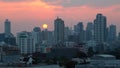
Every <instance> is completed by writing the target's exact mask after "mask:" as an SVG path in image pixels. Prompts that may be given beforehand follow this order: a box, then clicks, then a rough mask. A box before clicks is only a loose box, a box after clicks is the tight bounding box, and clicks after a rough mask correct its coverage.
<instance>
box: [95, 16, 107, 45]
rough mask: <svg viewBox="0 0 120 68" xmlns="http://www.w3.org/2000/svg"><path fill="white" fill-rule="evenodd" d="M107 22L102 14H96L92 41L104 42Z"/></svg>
mask: <svg viewBox="0 0 120 68" xmlns="http://www.w3.org/2000/svg"><path fill="white" fill-rule="evenodd" d="M106 26H107V20H106V17H105V16H103V15H102V14H97V16H96V19H95V20H94V40H95V41H96V42H97V43H104V42H106V31H107V28H106Z"/></svg>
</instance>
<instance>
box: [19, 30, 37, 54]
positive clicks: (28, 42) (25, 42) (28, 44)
mask: <svg viewBox="0 0 120 68" xmlns="http://www.w3.org/2000/svg"><path fill="white" fill-rule="evenodd" d="M17 44H18V46H19V48H20V52H21V54H31V53H34V52H35V51H36V50H35V42H34V38H33V37H32V33H31V32H26V31H23V32H20V33H18V34H17Z"/></svg>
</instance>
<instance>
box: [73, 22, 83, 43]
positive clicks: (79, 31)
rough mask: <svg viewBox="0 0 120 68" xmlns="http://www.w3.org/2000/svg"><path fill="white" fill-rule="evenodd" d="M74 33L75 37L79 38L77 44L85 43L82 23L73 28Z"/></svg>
mask: <svg viewBox="0 0 120 68" xmlns="http://www.w3.org/2000/svg"><path fill="white" fill-rule="evenodd" d="M74 30H75V33H76V35H77V36H78V37H79V38H78V41H79V42H78V43H83V42H85V31H84V25H83V22H79V23H78V24H77V25H76V26H75V28H74Z"/></svg>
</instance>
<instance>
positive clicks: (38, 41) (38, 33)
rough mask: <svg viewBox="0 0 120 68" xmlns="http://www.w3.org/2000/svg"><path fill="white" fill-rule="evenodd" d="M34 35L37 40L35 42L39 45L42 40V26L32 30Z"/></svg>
mask: <svg viewBox="0 0 120 68" xmlns="http://www.w3.org/2000/svg"><path fill="white" fill-rule="evenodd" d="M32 35H33V38H34V41H35V44H36V45H38V44H40V43H41V42H42V37H41V29H40V27H35V28H34V29H33V31H32Z"/></svg>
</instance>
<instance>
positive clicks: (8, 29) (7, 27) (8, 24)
mask: <svg viewBox="0 0 120 68" xmlns="http://www.w3.org/2000/svg"><path fill="white" fill-rule="evenodd" d="M4 24H5V34H10V33H11V22H10V21H9V20H8V19H6V20H5V23H4Z"/></svg>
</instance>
